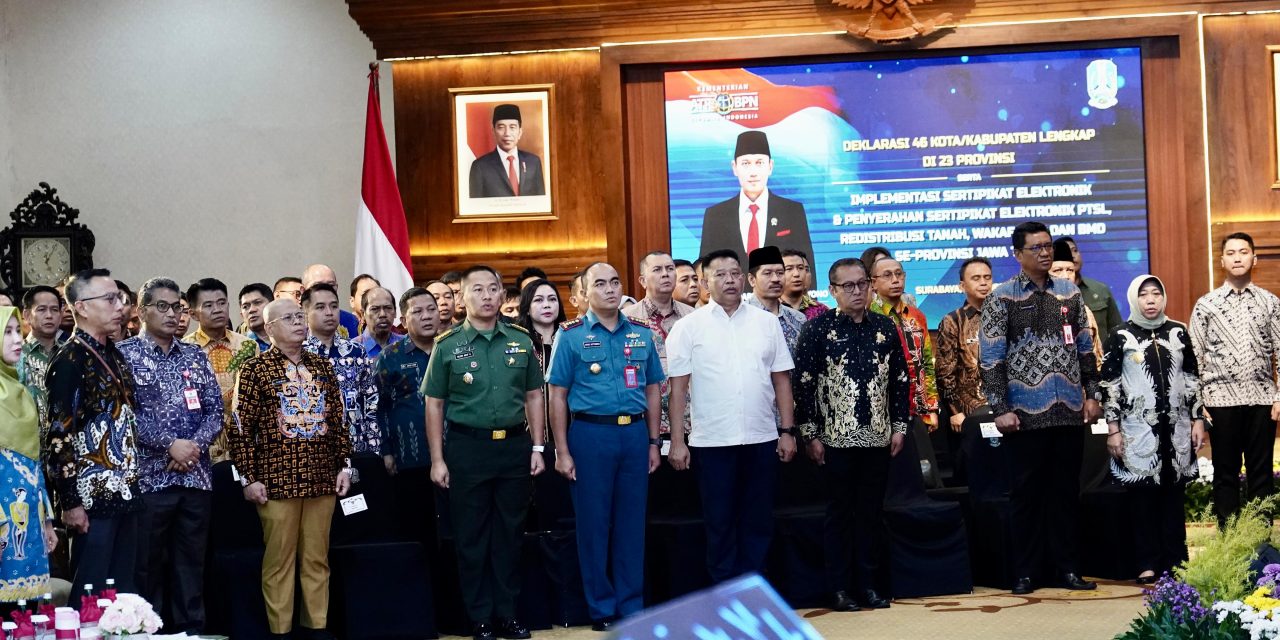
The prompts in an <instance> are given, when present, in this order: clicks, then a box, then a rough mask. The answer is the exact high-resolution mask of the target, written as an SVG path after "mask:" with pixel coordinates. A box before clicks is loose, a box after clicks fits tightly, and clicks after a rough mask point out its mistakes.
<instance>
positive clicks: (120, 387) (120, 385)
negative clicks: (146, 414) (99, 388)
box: [71, 336, 129, 401]
mask: <svg viewBox="0 0 1280 640" xmlns="http://www.w3.org/2000/svg"><path fill="white" fill-rule="evenodd" d="M71 339H72V340H75V341H76V342H79V343H80V344H81V345H84V348H85V349H88V350H89V353H92V354H93V357H95V358H97V359H98V362H99V363H100V364H102V367H103V368H104V369H106V370H107V376H109V377H110V378H111V382H112V384H113V385H115V387H116V390H117V391H119V392H120V395H121V397H122V398H124V399H125V400H126V401H127V400H128V397H129V394H128V393H127V392H126V390H125V388H124V383H123V382H121V380H120V377H119V375H118V374H117V373H116V370H115V369H113V368H112V367H111V365H109V364H107V361H106V359H104V358H103V357H102V354H100V353H98V350H97V349H94V348H93V345H91V344H89V343H88V342H85V341H84V340H82V339H80V336H74V337H73V338H71Z"/></svg>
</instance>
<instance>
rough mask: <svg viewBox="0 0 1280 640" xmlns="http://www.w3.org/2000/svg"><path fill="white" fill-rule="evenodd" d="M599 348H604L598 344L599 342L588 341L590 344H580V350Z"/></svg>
mask: <svg viewBox="0 0 1280 640" xmlns="http://www.w3.org/2000/svg"><path fill="white" fill-rule="evenodd" d="M600 346H604V345H603V343H601V342H600V341H598V340H592V341H590V342H584V343H582V348H583V349H594V348H596V347H600Z"/></svg>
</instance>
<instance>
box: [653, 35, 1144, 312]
mask: <svg viewBox="0 0 1280 640" xmlns="http://www.w3.org/2000/svg"><path fill="white" fill-rule="evenodd" d="M1141 68H1142V58H1141V53H1140V50H1139V49H1138V48H1137V47H1124V48H1095V49H1072V50H1065V51H1034V52H1018V53H999V54H989V55H963V56H953V57H920V58H904V59H894V60H874V61H860V62H822V63H813V64H788V65H779V66H762V67H747V68H726V69H697V70H684V71H670V72H667V73H666V77H665V90H666V123H667V154H668V157H667V163H668V171H669V175H670V182H669V197H670V205H671V249H672V255H674V256H675V257H677V258H684V259H687V260H690V261H692V260H695V259H696V258H698V257H699V256H700V255H703V254H705V253H706V252H708V251H711V250H715V249H722V248H730V249H736V250H738V251H740V252H741V251H744V248H745V247H746V246H747V243H748V241H754V242H756V243H758V244H760V245H774V246H778V247H780V248H783V249H799V250H802V251H805V252H806V253H808V254H809V255H810V256H811V259H812V260H813V263H814V264H813V267H814V268H813V273H814V290H815V295H816V296H818V297H819V299H823V300H827V301H830V297H831V296H830V294H829V292H828V290H827V277H826V276H827V269H828V267H830V265H831V263H832V262H833V261H835V260H836V259H838V258H843V257H858V256H859V255H860V254H861V253H862V252H863V251H864V250H865V249H867V248H870V247H872V246H883V247H885V248H887V249H889V251H890V252H891V253H892V254H893V256H894V257H895V258H897V259H898V260H900V261H901V262H902V265H903V268H904V271H906V273H907V286H906V291H907V293H911V294H913V295H915V297H916V300H917V301H918V303H919V305H920V307H921V309H922V310H923V311H924V312H925V314H926V315H928V316H929V318H930V324H935V323H936V321H938V320H940V319H941V318H942V316H943V315H944V314H945V313H947V312H948V311H950V310H952V309H955V308H956V307H958V306H960V305H961V304H963V302H964V298H963V294H961V293H960V288H959V269H960V265H961V263H963V262H964V260H966V259H967V258H970V257H973V256H984V257H986V258H989V259H990V260H991V262H992V264H993V265H994V267H995V277H996V279H997V280H998V281H1002V280H1005V279H1007V278H1009V277H1012V276H1013V275H1014V274H1016V273H1017V271H1018V265H1017V262H1016V260H1015V258H1014V254H1013V250H1012V246H1011V243H1010V234H1011V232H1012V230H1013V227H1014V226H1015V225H1017V224H1019V223H1021V222H1024V221H1028V220H1038V221H1040V222H1043V223H1044V224H1045V225H1047V226H1048V227H1049V228H1050V229H1051V232H1052V234H1053V236H1054V237H1055V238H1057V237H1061V236H1072V237H1073V238H1075V240H1076V242H1077V243H1078V245H1079V247H1080V250H1081V252H1082V255H1083V260H1084V268H1083V271H1084V274H1085V275H1086V276H1089V277H1092V278H1096V279H1098V280H1101V281H1103V282H1105V283H1106V284H1108V285H1110V287H1111V289H1112V291H1113V292H1114V293H1115V297H1116V301H1117V302H1118V303H1119V304H1120V306H1121V313H1122V314H1124V315H1126V316H1127V313H1128V311H1127V307H1128V303H1127V300H1125V292H1126V290H1127V288H1128V284H1129V281H1130V280H1132V279H1133V278H1134V277H1136V276H1138V275H1141V274H1143V273H1146V272H1147V271H1148V263H1149V259H1148V258H1149V253H1148V246H1147V198H1146V172H1145V162H1144V147H1143V124H1142V76H1141ZM749 132H756V133H749ZM744 133H746V134H747V135H745V136H744V135H743V134H744ZM760 134H763V136H762V135H760ZM735 156H739V159H740V160H741V162H738V163H735ZM765 156H767V157H765ZM752 207H755V208H754V209H753V208H752ZM752 219H754V220H755V225H756V226H755V228H754V229H752V228H751V226H750V224H749V220H752ZM753 232H754V233H753ZM744 267H745V265H744Z"/></svg>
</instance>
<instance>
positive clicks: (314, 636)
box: [300, 627, 337, 640]
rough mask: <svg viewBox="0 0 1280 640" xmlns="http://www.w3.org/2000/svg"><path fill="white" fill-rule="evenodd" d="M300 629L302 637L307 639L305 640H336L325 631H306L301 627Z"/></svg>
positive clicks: (306, 629) (305, 628)
mask: <svg viewBox="0 0 1280 640" xmlns="http://www.w3.org/2000/svg"><path fill="white" fill-rule="evenodd" d="M300 629H301V631H302V634H301V635H302V637H304V638H307V640H337V638H334V637H333V634H332V633H329V631H328V630H327V629H308V628H307V627H301V628H300Z"/></svg>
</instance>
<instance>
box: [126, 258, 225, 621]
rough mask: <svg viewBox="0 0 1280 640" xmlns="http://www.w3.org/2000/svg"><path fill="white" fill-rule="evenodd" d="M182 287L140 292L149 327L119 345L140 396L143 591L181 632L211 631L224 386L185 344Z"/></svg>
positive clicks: (165, 284) (158, 284) (151, 285)
mask: <svg viewBox="0 0 1280 640" xmlns="http://www.w3.org/2000/svg"><path fill="white" fill-rule="evenodd" d="M179 296H180V292H179V290H178V285H177V283H175V282H174V281H173V280H169V279H167V278H152V279H150V280H148V281H147V282H145V283H143V285H142V288H141V289H140V290H139V291H138V306H139V309H138V315H139V316H140V317H141V319H142V331H141V332H140V333H139V334H138V335H137V336H135V337H133V338H129V339H127V340H124V341H122V342H121V343H120V344H119V345H118V347H119V349H120V353H121V354H122V355H124V359H125V361H126V362H128V363H129V368H130V370H131V372H132V374H133V379H134V388H135V389H136V399H137V407H138V414H137V432H138V445H139V447H138V448H139V452H140V455H139V478H138V484H139V485H140V486H141V488H142V499H143V502H144V503H146V507H147V509H146V515H145V516H144V522H145V523H147V524H146V525H144V527H143V535H145V536H147V539H148V544H147V545H146V548H147V549H149V551H148V552H147V553H149V555H150V558H149V559H148V561H147V562H146V564H145V565H144V566H146V567H147V568H146V569H145V570H144V571H142V572H140V573H141V576H142V578H143V584H141V585H139V587H140V588H141V589H142V594H143V595H144V596H145V597H146V598H147V600H149V601H150V602H151V603H152V604H153V605H154V606H155V607H156V611H157V612H158V613H160V615H161V616H162V617H163V618H164V619H165V621H166V622H167V624H166V628H172V629H176V630H177V632H190V633H200V632H201V631H203V629H204V622H205V620H204V559H205V546H206V543H207V541H208V537H209V517H210V514H211V512H212V489H213V482H212V473H211V463H210V460H209V445H210V444H211V443H213V440H214V438H216V437H217V436H218V433H220V432H221V431H222V412H223V406H222V390H221V388H220V387H218V380H217V377H215V376H214V373H213V367H211V366H210V365H209V358H208V356H206V355H205V353H204V351H203V350H201V349H200V347H198V346H196V345H194V344H189V343H186V342H182V341H181V340H180V339H179V338H181V336H179V335H178V315H179V314H180V313H181V312H182V307H181V304H182V303H181V300H180V299H179Z"/></svg>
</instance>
